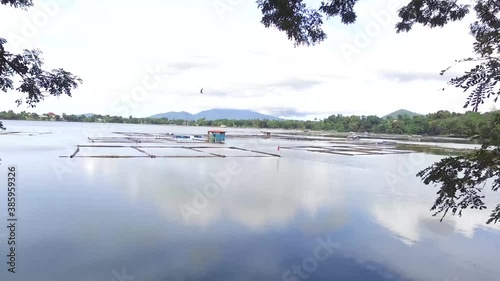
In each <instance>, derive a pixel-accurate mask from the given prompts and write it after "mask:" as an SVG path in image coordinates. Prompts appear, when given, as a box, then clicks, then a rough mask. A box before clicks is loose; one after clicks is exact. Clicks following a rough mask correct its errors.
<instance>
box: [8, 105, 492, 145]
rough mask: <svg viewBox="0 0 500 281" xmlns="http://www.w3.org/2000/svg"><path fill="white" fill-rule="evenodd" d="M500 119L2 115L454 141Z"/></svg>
mask: <svg viewBox="0 0 500 281" xmlns="http://www.w3.org/2000/svg"><path fill="white" fill-rule="evenodd" d="M498 116H500V111H495V112H489V113H484V114H481V113H477V112H467V113H465V114H461V113H454V112H453V113H452V112H449V111H438V112H436V113H431V114H428V115H415V116H413V117H410V116H408V115H405V116H403V115H399V116H398V117H397V118H395V119H393V118H391V117H388V118H379V117H377V116H343V115H332V116H330V117H328V118H326V119H324V120H318V121H297V120H227V119H223V120H215V121H210V120H205V119H199V120H196V121H188V120H170V119H167V118H135V117H132V116H129V118H123V117H121V116H109V115H98V114H96V115H91V116H85V115H73V114H71V115H67V114H62V115H61V116H59V115H55V114H53V113H48V114H44V115H38V114H36V113H27V112H24V111H23V112H21V113H17V114H16V113H14V112H13V111H12V110H10V111H8V112H5V111H3V112H0V119H3V120H43V121H68V122H103V123H128V124H158V125H188V126H208V127H214V126H216V127H220V126H227V127H237V128H263V129H265V128H271V129H301V130H316V131H335V132H358V133H364V132H367V133H380V134H408V135H428V136H453V137H464V138H466V137H484V136H487V137H488V138H490V137H491V134H492V132H495V133H496V134H500V128H495V129H494V130H491V127H490V125H489V124H490V123H491V121H492V120H494V119H495V118H498Z"/></svg>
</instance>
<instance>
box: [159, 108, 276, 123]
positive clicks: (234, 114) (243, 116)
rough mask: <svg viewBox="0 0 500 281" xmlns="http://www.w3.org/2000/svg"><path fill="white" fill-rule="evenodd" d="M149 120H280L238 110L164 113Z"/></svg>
mask: <svg viewBox="0 0 500 281" xmlns="http://www.w3.org/2000/svg"><path fill="white" fill-rule="evenodd" d="M150 118H168V119H170V120H198V119H203V118H205V119H206V120H220V119H230V120H255V119H261V120H264V119H267V120H280V118H278V117H275V116H271V115H265V114H261V113H258V112H255V111H250V110H240V109H210V110H205V111H202V112H199V113H196V114H191V113H189V112H185V111H180V112H173V111H171V112H166V113H160V114H155V115H153V116H151V117H150Z"/></svg>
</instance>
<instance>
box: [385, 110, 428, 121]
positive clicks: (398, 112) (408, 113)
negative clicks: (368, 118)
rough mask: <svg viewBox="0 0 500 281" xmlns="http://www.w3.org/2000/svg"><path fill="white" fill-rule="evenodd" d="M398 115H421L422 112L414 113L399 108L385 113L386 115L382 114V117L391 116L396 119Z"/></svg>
mask: <svg viewBox="0 0 500 281" xmlns="http://www.w3.org/2000/svg"><path fill="white" fill-rule="evenodd" d="M399 115H402V116H409V117H413V116H416V115H422V114H420V113H416V112H411V111H409V110H406V109H400V110H396V111H394V112H393V113H390V114H387V115H386V116H384V117H382V118H388V117H392V118H394V119H397V118H398V116H399Z"/></svg>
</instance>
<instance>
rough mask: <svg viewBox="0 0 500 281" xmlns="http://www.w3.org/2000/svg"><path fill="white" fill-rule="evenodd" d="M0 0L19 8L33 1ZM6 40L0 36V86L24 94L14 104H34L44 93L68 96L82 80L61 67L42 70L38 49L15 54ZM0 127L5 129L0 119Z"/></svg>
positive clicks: (33, 105) (42, 97)
mask: <svg viewBox="0 0 500 281" xmlns="http://www.w3.org/2000/svg"><path fill="white" fill-rule="evenodd" d="M0 3H1V4H5V5H10V6H13V7H15V8H22V9H26V8H28V7H30V6H32V5H33V2H32V1H31V0H0ZM6 43H7V40H5V39H3V38H0V90H1V91H3V92H7V91H9V90H17V91H18V92H21V93H23V94H25V97H24V98H22V99H18V100H17V101H16V103H17V104H18V106H19V105H21V104H22V103H23V102H24V103H26V104H28V106H30V107H35V106H36V104H37V103H38V102H40V101H42V100H43V99H44V98H45V97H47V96H60V95H68V96H70V97H71V91H72V90H73V89H76V88H77V87H78V85H79V84H80V83H82V80H81V79H80V78H79V77H78V76H75V75H73V74H72V73H71V72H67V71H65V70H64V69H62V68H59V69H53V70H50V71H49V70H45V69H44V68H43V60H42V58H41V54H42V52H41V51H40V50H24V51H23V52H22V53H19V54H16V53H12V52H9V51H7V50H6V49H5V44H6ZM16 78H18V79H19V81H18V82H19V83H18V85H15V82H14V79H16ZM0 129H4V130H5V128H4V127H3V125H2V123H1V122H0Z"/></svg>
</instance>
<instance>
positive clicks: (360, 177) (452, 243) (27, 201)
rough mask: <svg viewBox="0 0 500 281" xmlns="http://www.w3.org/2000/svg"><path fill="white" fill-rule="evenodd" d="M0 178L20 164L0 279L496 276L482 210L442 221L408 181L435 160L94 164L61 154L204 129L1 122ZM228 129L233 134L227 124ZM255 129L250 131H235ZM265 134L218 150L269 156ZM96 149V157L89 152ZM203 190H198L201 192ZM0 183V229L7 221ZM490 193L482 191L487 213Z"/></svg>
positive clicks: (290, 157) (291, 158)
mask: <svg viewBox="0 0 500 281" xmlns="http://www.w3.org/2000/svg"><path fill="white" fill-rule="evenodd" d="M5 125H6V126H7V127H8V129H9V130H12V131H31V132H44V131H48V132H52V134H51V135H43V136H0V158H2V160H3V161H2V166H1V167H0V171H2V172H0V182H3V183H6V182H7V181H6V176H7V171H6V167H7V165H16V166H17V169H18V186H19V192H18V204H19V206H18V218H19V221H18V229H17V243H18V245H17V246H18V247H17V255H18V256H17V266H16V270H17V273H16V274H11V273H8V272H7V265H6V261H7V257H6V255H7V251H6V250H7V243H6V239H7V232H6V228H5V226H2V227H1V228H0V261H1V262H0V280H13V281H14V280H15V281H17V280H19V281H31V280H33V281H35V280H36V281H45V280H47V281H59V280H61V281H66V280H75V281H79V280H82V281H83V280H85V281H87V280H88V281H99V280H102V281H110V280H114V281H122V280H127V281H132V280H135V281H147V280H151V281H153V280H154V281H161V280H214V281H215V280H217V281H221V280H231V281H233V280H276V281H278V280H295V281H297V280H348V281H350V280H374V281H375V280H377V281H378V280H380V281H382V280H440V281H444V280H450V281H451V280H498V276H500V269H499V268H498V259H499V257H500V252H499V251H498V249H500V231H499V230H500V228H499V227H497V226H490V225H486V224H485V223H484V222H485V221H486V220H487V218H488V215H489V212H488V211H482V212H474V211H467V212H465V214H464V216H463V217H462V218H454V217H450V218H447V219H445V220H444V221H443V222H439V218H436V217H433V216H432V213H431V212H430V211H429V208H430V207H431V205H432V202H433V200H434V199H435V192H436V189H435V188H433V187H430V186H425V185H423V184H422V183H421V182H420V180H419V179H418V178H416V177H415V174H416V173H417V172H418V171H419V170H420V169H422V168H425V167H427V166H428V165H430V164H432V163H433V162H435V161H436V160H439V159H440V157H438V156H432V155H427V154H418V153H416V154H411V155H384V156H354V157H349V156H339V155H324V154H314V153H309V152H301V151H292V150H285V149H282V150H281V153H282V155H283V158H272V157H270V158H206V159H186V158H176V159H165V158H163V159H161V158H156V159H93V158H74V159H69V158H59V156H60V155H70V154H71V153H72V152H73V151H74V149H75V146H76V145H77V144H87V143H88V142H87V137H88V136H112V135H113V134H112V132H116V131H129V132H155V133H165V132H177V133H205V132H206V130H207V128H199V127H196V128H188V127H168V126H148V125H116V124H112V125H110V124H105V125H103V124H76V123H71V124H68V123H47V122H19V121H18V122H9V121H7V122H5ZM228 130H231V129H228ZM236 131H238V132H243V133H245V132H258V131H260V130H243V129H239V130H236ZM295 144H304V143H300V142H292V141H288V142H286V141H280V142H279V143H278V142H277V141H276V140H260V141H255V140H242V139H238V140H236V139H235V140H230V139H229V140H228V143H227V144H226V145H235V146H240V147H248V148H255V149H258V150H262V151H267V152H271V153H279V152H278V151H277V146H278V145H280V146H285V145H295ZM93 153H97V154H98V153H102V152H101V151H99V152H93ZM203 194H205V195H203ZM5 195H6V187H5V185H4V187H3V188H2V191H1V192H0V197H1V198H4V199H2V200H0V201H1V202H4V203H2V204H3V206H0V208H1V209H2V211H1V212H0V225H6V224H7V223H6V219H7V215H6V204H5V201H6V200H5ZM499 201H500V197H499V196H498V194H495V193H488V194H487V203H489V206H490V208H491V206H493V204H494V203H496V202H499Z"/></svg>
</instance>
